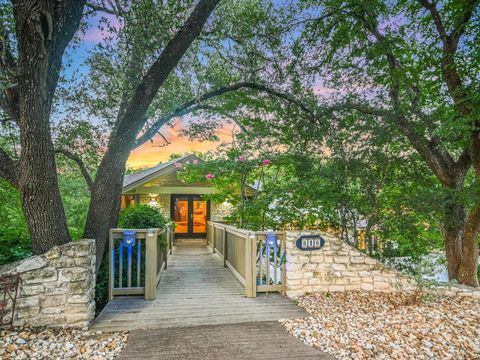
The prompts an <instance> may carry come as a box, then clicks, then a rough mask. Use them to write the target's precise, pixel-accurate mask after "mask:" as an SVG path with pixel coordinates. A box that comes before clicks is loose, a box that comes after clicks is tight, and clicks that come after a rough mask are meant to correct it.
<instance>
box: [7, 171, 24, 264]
mask: <svg viewBox="0 0 480 360" xmlns="http://www.w3.org/2000/svg"><path fill="white" fill-rule="evenodd" d="M0 199H2V201H1V202H0V265H3V264H6V263H9V262H12V261H16V260H20V259H23V258H26V257H28V256H30V255H31V244H30V236H29V233H28V228H27V225H26V223H25V218H24V216H23V212H22V208H21V204H20V196H19V194H18V191H17V190H16V189H15V188H13V187H12V186H10V185H9V184H8V183H7V182H5V181H3V180H0Z"/></svg>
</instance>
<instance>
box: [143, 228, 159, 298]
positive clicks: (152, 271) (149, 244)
mask: <svg viewBox="0 0 480 360" xmlns="http://www.w3.org/2000/svg"><path fill="white" fill-rule="evenodd" d="M157 237H158V232H157V231H156V230H154V229H148V230H147V236H146V239H145V300H155V298H156V297H157Z"/></svg>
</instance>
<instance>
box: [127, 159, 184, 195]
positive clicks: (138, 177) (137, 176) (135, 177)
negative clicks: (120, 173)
mask: <svg viewBox="0 0 480 360" xmlns="http://www.w3.org/2000/svg"><path fill="white" fill-rule="evenodd" d="M189 156H192V155H191V154H188V155H185V156H182V157H180V158H177V159H174V160H170V161H167V162H165V163H161V164H158V165H156V166H154V167H151V168H149V169H146V170H143V171H140V172H138V173H134V174H129V175H125V176H124V177H123V188H124V189H125V188H126V187H127V186H130V185H132V184H135V183H137V182H140V181H142V180H143V179H145V178H147V177H148V176H150V175H152V174H155V173H156V172H158V171H160V170H163V169H166V168H167V167H169V166H171V165H173V164H175V163H177V162H179V161H182V160H184V159H185V158H187V157H189Z"/></svg>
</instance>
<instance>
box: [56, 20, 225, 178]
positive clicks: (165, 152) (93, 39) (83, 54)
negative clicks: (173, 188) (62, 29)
mask: <svg viewBox="0 0 480 360" xmlns="http://www.w3.org/2000/svg"><path fill="white" fill-rule="evenodd" d="M100 16H107V17H108V15H105V14H101V15H97V16H95V17H91V18H89V19H88V29H87V30H86V32H85V34H82V35H81V36H80V40H81V41H80V42H79V45H78V46H77V47H76V48H74V49H71V50H70V51H69V52H68V54H67V55H66V57H67V59H66V60H68V61H69V62H70V63H71V66H69V67H68V68H66V70H65V73H64V75H65V76H66V77H67V78H69V77H72V76H73V74H74V72H77V73H80V74H82V73H86V72H87V71H88V66H87V64H86V59H87V58H88V55H89V52H91V51H92V50H93V49H94V47H95V45H96V44H98V43H99V42H101V41H102V39H103V38H104V37H105V36H107V35H108V33H106V32H105V31H101V30H100V29H99V28H98V24H99V20H100ZM190 121H195V118H192V117H186V118H177V119H175V121H174V123H173V127H169V126H164V127H163V128H162V129H161V133H162V134H163V135H164V136H165V137H166V139H167V140H168V141H169V142H170V144H168V145H167V144H166V143H165V140H164V139H163V138H162V137H160V136H159V135H157V136H155V137H154V138H153V139H152V140H153V142H150V141H149V142H146V143H145V144H143V145H142V146H140V147H138V148H137V149H135V150H134V151H132V153H131V154H130V157H129V159H128V161H127V168H131V169H139V168H146V167H152V166H155V165H157V164H158V163H159V162H163V161H165V160H168V158H169V157H170V155H172V154H185V153H190V152H194V151H195V152H197V151H198V152H208V151H212V150H215V149H216V148H217V147H218V146H219V145H220V144H221V143H225V142H231V141H232V139H233V136H232V131H233V125H231V124H228V123H225V122H222V124H221V128H220V129H219V130H218V131H217V136H218V137H219V139H220V141H217V142H210V141H198V140H189V139H188V138H186V137H182V136H180V134H179V130H181V129H183V128H185V126H187V125H188V123H189V122H190Z"/></svg>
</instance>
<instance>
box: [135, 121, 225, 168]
mask: <svg viewBox="0 0 480 360" xmlns="http://www.w3.org/2000/svg"><path fill="white" fill-rule="evenodd" d="M189 121H191V120H189V119H184V118H178V119H177V120H176V121H175V123H174V126H173V127H163V128H162V130H161V133H162V134H163V136H165V138H166V139H167V140H168V141H169V142H170V143H171V144H169V145H167V146H165V140H164V139H162V137H160V136H159V135H157V136H156V137H155V138H154V140H153V143H151V142H147V143H145V144H143V145H142V146H140V147H138V148H137V149H135V150H134V151H132V152H131V154H130V157H129V159H128V161H127V167H128V168H132V169H138V168H145V167H152V166H155V165H157V164H158V163H159V162H160V161H165V160H167V159H168V158H169V156H170V155H171V154H184V153H190V152H192V151H200V152H207V151H210V150H215V148H216V147H217V146H218V145H219V144H221V143H222V142H223V143H225V142H231V141H232V138H233V137H232V132H233V131H234V126H233V125H232V124H228V123H226V122H222V124H221V128H220V129H219V130H218V131H217V135H218V137H219V138H220V141H217V142H211V141H198V140H194V141H190V140H189V139H188V138H187V137H183V136H180V135H179V133H178V131H179V130H180V129H182V128H184V127H185V126H188V122H189Z"/></svg>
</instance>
